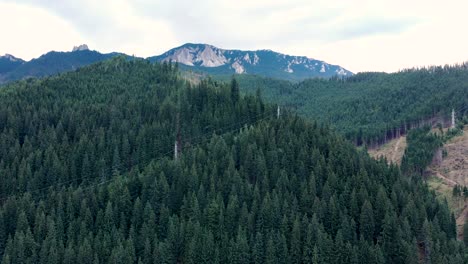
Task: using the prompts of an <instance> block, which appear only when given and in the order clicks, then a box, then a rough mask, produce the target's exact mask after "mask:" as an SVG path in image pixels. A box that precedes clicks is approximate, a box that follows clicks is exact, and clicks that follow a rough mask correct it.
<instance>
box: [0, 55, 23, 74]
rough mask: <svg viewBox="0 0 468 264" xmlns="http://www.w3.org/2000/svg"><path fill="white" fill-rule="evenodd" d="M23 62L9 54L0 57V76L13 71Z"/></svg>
mask: <svg viewBox="0 0 468 264" xmlns="http://www.w3.org/2000/svg"><path fill="white" fill-rule="evenodd" d="M24 62H25V61H24V60H22V59H19V58H16V57H15V56H13V55H10V54H5V56H0V75H1V74H3V73H6V72H10V71H13V70H14V69H16V68H18V67H19V66H21V65H22V64H23V63H24Z"/></svg>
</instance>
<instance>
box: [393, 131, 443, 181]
mask: <svg viewBox="0 0 468 264" xmlns="http://www.w3.org/2000/svg"><path fill="white" fill-rule="evenodd" d="M430 129H431V128H430V127H429V126H426V127H422V128H417V129H412V130H410V131H409V133H408V136H407V144H408V146H407V148H406V149H405V153H404V155H403V159H402V161H401V169H402V171H403V172H405V173H406V174H411V173H416V174H419V175H423V173H424V171H425V169H426V167H427V166H428V165H429V164H430V163H431V162H432V159H433V157H434V153H435V151H436V150H437V149H439V148H440V147H441V146H442V138H441V137H439V136H437V135H436V134H433V133H430Z"/></svg>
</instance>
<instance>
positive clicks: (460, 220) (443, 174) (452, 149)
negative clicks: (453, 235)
mask: <svg viewBox="0 0 468 264" xmlns="http://www.w3.org/2000/svg"><path fill="white" fill-rule="evenodd" d="M444 151H445V152H446V153H447V154H446V156H445V157H444V158H443V160H442V163H441V164H440V165H432V166H430V167H429V169H428V174H429V175H430V176H429V178H428V180H427V182H428V184H429V187H430V188H432V189H433V190H435V191H436V192H437V193H438V194H439V195H440V196H439V197H440V198H441V199H447V202H448V204H449V206H450V208H451V209H452V211H453V213H454V214H455V217H456V219H457V234H458V237H459V239H461V238H462V237H463V224H464V223H465V219H466V217H467V213H468V200H466V199H464V197H463V195H462V196H459V197H454V196H453V187H455V185H457V184H458V185H460V186H462V187H463V186H467V187H468V180H467V177H468V126H465V128H464V131H463V134H462V135H460V136H456V137H454V138H452V139H451V140H450V141H448V142H447V143H446V144H445V145H444Z"/></svg>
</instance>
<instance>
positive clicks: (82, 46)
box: [72, 44, 89, 52]
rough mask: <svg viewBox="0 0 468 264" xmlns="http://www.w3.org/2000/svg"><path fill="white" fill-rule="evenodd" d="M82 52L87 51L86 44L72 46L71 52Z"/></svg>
mask: <svg viewBox="0 0 468 264" xmlns="http://www.w3.org/2000/svg"><path fill="white" fill-rule="evenodd" d="M82 50H89V48H88V45H86V44H81V45H79V46H73V50H72V52H73V51H82Z"/></svg>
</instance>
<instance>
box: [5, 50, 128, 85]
mask: <svg viewBox="0 0 468 264" xmlns="http://www.w3.org/2000/svg"><path fill="white" fill-rule="evenodd" d="M118 55H120V54H119V53H109V54H102V53H99V52H97V51H94V50H89V49H77V50H75V51H72V52H56V51H51V52H48V53H46V54H44V55H42V56H40V57H39V58H37V59H32V60H31V61H28V62H24V61H23V62H22V63H21V64H20V65H18V66H17V67H15V68H12V69H11V70H10V71H6V72H4V73H3V74H2V73H1V72H0V83H1V82H2V81H3V82H7V81H14V80H20V79H24V78H28V77H44V76H49V75H54V74H58V73H62V72H66V71H72V70H76V69H78V68H79V67H83V66H86V65H89V64H92V63H95V62H99V61H103V60H106V59H108V58H111V57H115V56H118Z"/></svg>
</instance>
